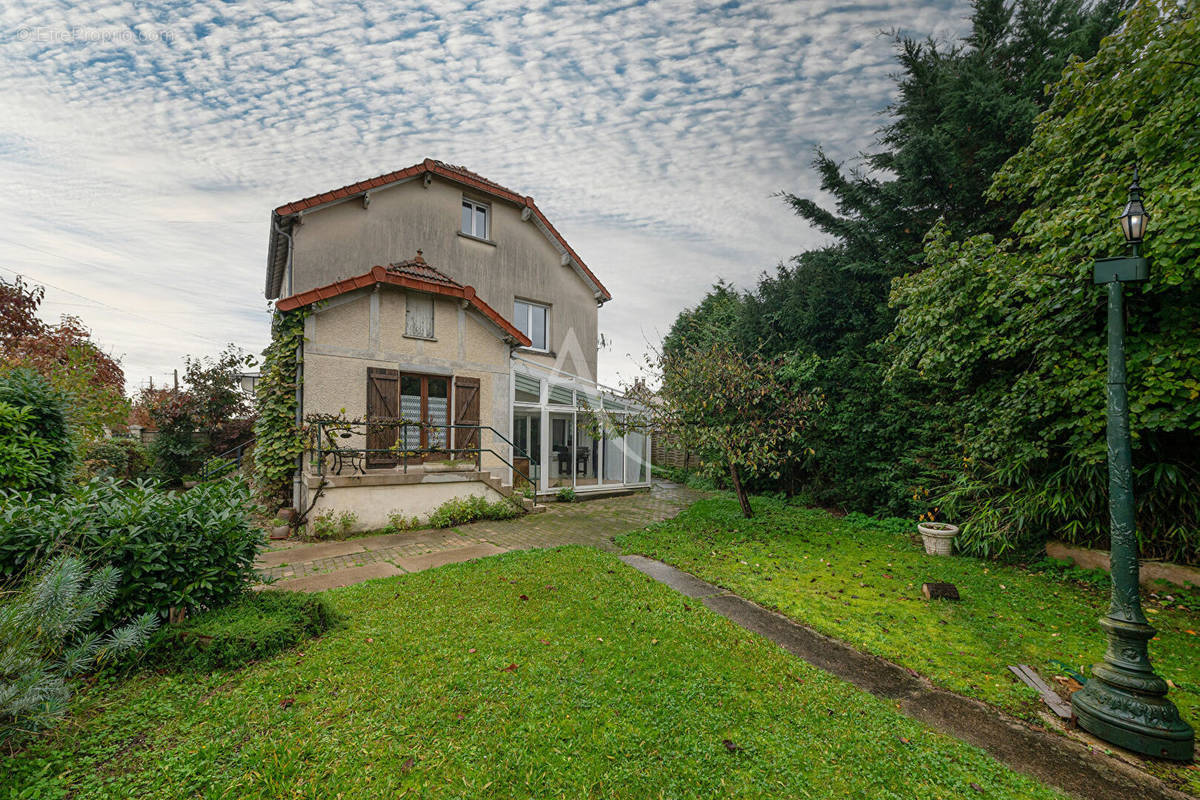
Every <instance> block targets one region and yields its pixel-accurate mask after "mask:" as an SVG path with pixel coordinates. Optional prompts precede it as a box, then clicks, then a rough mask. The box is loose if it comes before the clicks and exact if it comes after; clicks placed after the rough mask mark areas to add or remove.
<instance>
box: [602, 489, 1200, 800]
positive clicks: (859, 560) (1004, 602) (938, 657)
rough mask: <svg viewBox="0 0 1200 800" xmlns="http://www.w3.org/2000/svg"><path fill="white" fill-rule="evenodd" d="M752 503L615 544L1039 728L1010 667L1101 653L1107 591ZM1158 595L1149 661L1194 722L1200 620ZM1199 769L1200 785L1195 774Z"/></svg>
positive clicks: (715, 508) (1199, 716) (728, 502)
mask: <svg viewBox="0 0 1200 800" xmlns="http://www.w3.org/2000/svg"><path fill="white" fill-rule="evenodd" d="M753 505H754V509H755V513H756V516H755V517H754V518H753V519H751V520H746V519H743V518H742V516H741V514H740V513H739V512H738V508H737V503H736V501H735V500H733V499H732V497H731V496H730V495H723V496H720V497H714V498H710V499H706V500H702V501H700V502H698V503H696V504H694V505H693V506H692V507H691V508H689V509H688V510H686V511H685V512H683V513H682V514H680V515H679V516H678V517H676V518H675V519H673V520H668V521H666V522H663V523H659V524H657V525H654V526H651V527H650V528H648V529H646V530H643V531H636V532H633V533H629V534H627V535H625V536H622V537H618V539H617V541H618V543H619V544H620V545H621V546H622V547H623V548H624V549H625V550H626V551H628V552H634V553H642V554H645V555H648V556H652V557H654V558H658V559H661V560H663V561H666V562H669V563H671V564H674V565H676V566H678V567H680V568H682V569H685V570H687V571H689V572H692V573H694V574H696V575H698V576H700V577H702V578H704V579H705V580H707V581H710V582H712V583H716V584H719V585H721V586H724V587H726V588H728V589H730V590H732V591H734V592H736V593H738V594H741V595H742V596H744V597H747V598H750V599H752V600H754V601H756V602H758V603H760V604H761V605H764V606H767V607H770V608H774V609H777V610H779V611H780V612H782V613H784V614H786V615H787V616H789V617H792V618H793V619H796V620H799V621H801V622H804V623H806V624H808V625H811V626H812V627H813V628H815V629H817V630H819V631H821V632H823V633H826V634H828V635H831V636H834V637H836V638H838V639H841V640H843V641H846V642H849V643H851V644H853V645H855V646H856V647H858V648H860V649H862V650H866V651H869V652H872V653H875V654H877V655H880V656H883V657H884V658H887V659H890V660H891V661H894V662H896V663H898V664H901V665H903V666H906V667H909V668H911V669H914V670H916V671H917V672H920V673H922V674H923V675H926V676H928V677H929V678H930V679H932V680H933V681H934V683H936V684H939V685H941V686H943V687H945V688H947V689H950V690H952V691H955V692H959V693H961V694H964V695H969V696H972V697H977V698H980V699H982V700H985V701H987V702H989V703H992V704H994V705H997V706H999V707H1001V708H1003V709H1005V710H1007V711H1009V712H1012V713H1013V714H1015V715H1017V716H1020V717H1023V718H1025V719H1029V720H1037V712H1039V711H1041V710H1043V709H1044V706H1043V704H1042V703H1041V701H1040V700H1038V699H1037V694H1036V692H1034V691H1033V690H1032V689H1029V688H1028V687H1026V686H1025V685H1024V684H1022V683H1019V682H1017V681H1016V680H1015V679H1014V678H1013V677H1012V675H1011V674H1010V673H1009V672H1008V670H1007V669H1006V667H1007V666H1008V665H1009V664H1029V665H1031V666H1033V667H1034V668H1035V669H1037V670H1038V672H1039V673H1041V675H1042V676H1043V677H1044V678H1045V679H1046V680H1047V682H1051V681H1052V679H1053V676H1055V675H1059V674H1062V670H1061V668H1059V667H1056V666H1055V665H1054V664H1052V663H1051V659H1058V660H1060V661H1063V662H1066V663H1067V664H1070V665H1073V666H1075V667H1076V668H1077V669H1078V668H1082V667H1084V666H1085V665H1088V668H1089V669H1090V664H1092V663H1093V662H1096V661H1099V660H1100V659H1101V657H1102V656H1103V652H1104V645H1105V640H1104V637H1103V634H1102V632H1101V631H1100V628H1099V626H1098V625H1097V624H1096V621H1097V619H1098V618H1099V617H1100V615H1101V614H1102V613H1103V612H1104V611H1105V610H1106V609H1107V607H1108V593H1107V590H1102V589H1100V588H1097V587H1096V586H1093V585H1086V584H1082V583H1079V582H1074V581H1064V580H1061V579H1059V578H1057V577H1056V576H1055V575H1053V574H1042V573H1037V572H1032V571H1030V570H1026V569H1021V568H1019V567H1017V566H1005V565H1002V564H999V563H995V562H988V561H981V560H978V559H973V558H964V557H959V556H955V557H953V558H945V557H935V556H929V555H926V554H925V552H924V550H923V549H922V548H921V545H920V539H919V536H918V535H917V534H916V530H915V528H916V526H915V524H914V525H913V530H912V532H911V535H910V534H908V533H900V532H898V531H897V530H895V527H894V526H889V525H887V524H879V523H875V522H873V521H870V520H866V518H863V519H861V520H858V521H856V520H854V519H838V518H836V517H833V516H832V515H830V514H828V513H827V512H825V511H821V510H819V509H811V508H802V507H798V506H791V505H787V504H785V503H783V502H782V501H779V500H774V499H770V498H763V497H756V498H754V500H753ZM926 581H949V582H951V583H954V584H955V585H956V586H957V587H958V590H959V592H960V593H961V595H962V600H961V602H948V601H938V602H932V603H931V602H929V601H926V600H925V599H924V597H923V596H922V594H921V584H922V583H924V582H926ZM1159 594H1160V595H1161V596H1160V598H1159V600H1153V599H1149V598H1147V599H1146V611H1147V616H1148V617H1149V619H1150V621H1151V623H1152V624H1153V625H1154V626H1155V628H1157V629H1158V636H1157V637H1156V638H1155V639H1154V640H1153V641H1152V642H1151V644H1150V648H1151V657H1152V659H1153V661H1154V664H1155V668H1156V669H1157V670H1158V671H1159V673H1160V674H1161V675H1163V676H1164V677H1165V678H1168V679H1170V680H1171V682H1172V683H1173V684H1174V687H1175V688H1174V689H1173V690H1172V691H1171V695H1170V696H1171V699H1172V700H1173V701H1174V702H1175V703H1176V705H1177V706H1178V707H1179V709H1180V711H1181V713H1182V714H1183V715H1184V718H1185V719H1187V720H1189V721H1190V722H1191V723H1192V724H1193V725H1197V724H1200V635H1197V633H1200V614H1198V613H1197V612H1196V611H1195V610H1188V609H1180V608H1175V607H1173V606H1174V605H1176V604H1175V603H1171V602H1169V601H1167V600H1166V599H1165V596H1166V595H1168V594H1170V595H1172V596H1177V595H1179V594H1180V593H1178V592H1172V591H1171V590H1162V591H1160V592H1159ZM1177 599H1178V597H1177ZM1188 599H1189V601H1191V600H1195V599H1196V595H1195V594H1191V595H1188ZM1188 772H1189V773H1190V774H1189V776H1188V777H1190V779H1191V781H1192V783H1193V786H1194V787H1195V788H1200V782H1198V781H1200V779H1198V778H1197V777H1195V774H1196V773H1195V770H1188ZM1184 779H1185V780H1186V778H1184Z"/></svg>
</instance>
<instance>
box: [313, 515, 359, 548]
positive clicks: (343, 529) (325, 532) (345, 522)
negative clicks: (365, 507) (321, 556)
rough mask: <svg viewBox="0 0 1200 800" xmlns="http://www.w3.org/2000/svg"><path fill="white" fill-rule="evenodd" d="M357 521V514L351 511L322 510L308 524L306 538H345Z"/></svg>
mask: <svg viewBox="0 0 1200 800" xmlns="http://www.w3.org/2000/svg"><path fill="white" fill-rule="evenodd" d="M357 522H358V515H357V514H355V513H354V512H353V511H341V512H334V511H332V510H328V511H322V512H321V513H320V514H317V515H316V516H315V517H313V521H312V525H310V526H309V531H308V538H309V539H312V540H314V541H318V542H323V541H326V540H329V539H345V538H346V537H347V536H348V535H349V534H350V529H351V528H353V527H354V525H355V523H357Z"/></svg>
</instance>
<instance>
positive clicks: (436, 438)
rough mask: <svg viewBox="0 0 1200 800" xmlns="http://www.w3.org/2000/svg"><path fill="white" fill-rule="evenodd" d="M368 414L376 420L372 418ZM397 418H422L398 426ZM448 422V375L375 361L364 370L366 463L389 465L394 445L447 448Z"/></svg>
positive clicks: (437, 455)
mask: <svg viewBox="0 0 1200 800" xmlns="http://www.w3.org/2000/svg"><path fill="white" fill-rule="evenodd" d="M372 420H377V421H378V422H377V423H376V424H372ZM398 420H403V421H404V422H409V423H425V424H424V425H407V426H401V425H399V424H397V421H398ZM449 425H450V377H449V376H446V375H422V374H417V373H409V372H403V373H402V372H400V371H399V370H394V369H379V368H376V367H372V368H370V369H368V370H367V448H368V450H369V453H368V458H367V463H368V466H372V467H387V466H394V465H395V464H396V462H397V461H398V460H399V458H400V451H417V450H436V449H444V448H447V447H448V446H449V442H450V434H449V431H450V429H449ZM402 431H403V432H402ZM401 437H402V438H401ZM446 455H447V454H446V453H424V454H423V456H422V458H424V459H436V458H446Z"/></svg>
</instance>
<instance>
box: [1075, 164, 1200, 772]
mask: <svg viewBox="0 0 1200 800" xmlns="http://www.w3.org/2000/svg"><path fill="white" fill-rule="evenodd" d="M1149 219H1150V215H1149V214H1148V213H1147V212H1146V208H1145V206H1144V205H1143V204H1142V188H1141V186H1139V185H1138V175H1137V170H1136V169H1135V170H1134V173H1133V184H1132V185H1131V186H1130V187H1129V202H1128V203H1127V204H1126V206H1125V209H1124V211H1123V212H1122V213H1121V217H1120V221H1121V230H1122V232H1123V233H1124V234H1125V240H1126V241H1127V242H1128V243H1129V245H1130V247H1131V251H1132V253H1131V255H1130V256H1129V257H1125V258H1104V259H1100V260H1099V261H1097V262H1096V263H1095V265H1094V269H1093V280H1094V282H1095V283H1096V284H1104V285H1107V286H1108V509H1109V518H1110V521H1111V523H1110V532H1109V540H1110V545H1109V546H1110V549H1111V566H1110V570H1111V573H1112V601H1111V604H1110V606H1109V609H1108V614H1107V615H1106V616H1104V617H1101V619H1100V627H1101V628H1102V629H1103V630H1104V632H1105V633H1106V634H1107V635H1108V649H1107V650H1106V651H1105V653H1104V661H1103V662H1102V663H1100V664H1096V665H1094V666H1093V667H1092V677H1091V679H1090V680H1089V681H1088V682H1087V683H1086V684H1084V687H1083V688H1082V689H1080V690H1079V691H1077V692H1075V694H1073V695H1072V696H1071V708H1072V710H1074V712H1075V718H1076V720H1077V721H1078V723H1079V726H1080V727H1081V728H1083V729H1084V730H1086V731H1088V732H1090V733H1092V734H1095V735H1096V736H1098V737H1100V738H1101V739H1104V740H1105V741H1107V742H1112V743H1113V744H1115V745H1118V746H1120V747H1124V748H1126V749H1127V750H1133V751H1135V752H1138V753H1144V754H1146V755H1151V756H1158V757H1161V758H1168V759H1172V760H1175V761H1190V760H1191V759H1192V751H1193V741H1194V734H1193V732H1192V729H1191V727H1190V726H1189V725H1188V724H1187V723H1186V722H1184V721H1183V719H1182V718H1181V717H1180V716H1179V711H1178V709H1176V708H1175V704H1174V703H1172V702H1171V701H1170V700H1168V699H1167V696H1166V695H1167V682H1166V681H1165V680H1163V679H1162V678H1161V677H1159V676H1158V675H1156V674H1155V673H1154V669H1153V668H1152V667H1151V666H1150V654H1149V651H1148V648H1147V643H1148V642H1149V641H1150V639H1152V638H1153V637H1154V634H1155V630H1154V628H1152V627H1150V624H1149V623H1148V622H1147V621H1146V616H1145V614H1143V613H1142V603H1141V598H1140V596H1139V594H1138V541H1137V529H1136V527H1135V524H1134V506H1133V465H1132V453H1131V450H1132V446H1131V444H1130V439H1129V404H1128V402H1127V399H1126V394H1125V300H1124V296H1123V295H1122V286H1121V284H1122V283H1126V282H1132V281H1142V280H1145V279H1146V278H1148V277H1149V274H1150V272H1149V265H1148V263H1147V261H1146V259H1145V258H1142V257H1140V256H1139V255H1138V244H1140V243H1141V241H1142V239H1143V238H1144V237H1145V234H1146V225H1147V223H1148V222H1149Z"/></svg>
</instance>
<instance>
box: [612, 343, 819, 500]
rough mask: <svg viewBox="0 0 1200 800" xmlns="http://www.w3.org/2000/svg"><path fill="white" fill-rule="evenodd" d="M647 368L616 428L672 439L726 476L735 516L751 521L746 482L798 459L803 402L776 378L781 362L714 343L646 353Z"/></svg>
mask: <svg viewBox="0 0 1200 800" xmlns="http://www.w3.org/2000/svg"><path fill="white" fill-rule="evenodd" d="M647 366H648V367H649V370H650V373H651V375H650V376H649V378H648V379H642V380H639V381H635V382H634V383H633V384H632V385H630V386H628V387H627V388H626V394H627V396H628V397H629V398H630V399H631V400H633V401H634V402H635V403H636V404H638V405H640V406H641V407H642V408H643V411H642V412H641V413H639V414H631V415H630V416H629V417H628V418H627V421H626V422H625V423H624V426H625V427H635V426H636V427H643V428H649V429H650V430H652V431H653V432H654V433H655V434H656V435H659V436H666V437H669V438H672V439H674V440H675V441H677V442H678V443H679V444H681V445H683V446H685V447H687V448H689V449H691V450H694V451H696V452H697V453H698V454H699V455H700V459H701V463H702V464H704V465H706V466H712V467H714V468H716V469H719V470H720V471H722V472H725V473H727V474H728V475H729V480H730V483H731V484H732V485H733V490H734V492H735V493H736V494H737V498H738V503H739V504H740V505H741V508H742V514H743V515H745V516H746V517H747V518H749V517H752V516H753V515H754V512H753V510H752V509H751V508H750V499H749V497H748V493H747V489H746V481H747V480H749V479H753V478H755V477H758V476H761V475H768V476H770V477H773V478H778V477H779V473H780V469H781V467H782V466H783V465H784V464H785V463H787V462H788V461H790V460H792V459H796V458H800V456H801V454H802V453H803V452H804V449H805V448H804V445H803V441H802V434H803V430H804V427H805V425H806V424H807V419H808V413H809V410H810V408H811V403H810V400H809V398H808V397H806V396H803V395H798V394H796V393H795V391H794V390H792V389H791V388H790V387H789V386H788V385H787V383H786V382H785V381H784V380H783V378H782V377H781V371H782V367H783V365H782V364H781V363H778V362H777V361H775V360H771V359H766V358H763V357H762V355H761V354H759V353H757V352H751V353H739V352H738V351H736V350H734V349H733V348H732V347H730V346H729V345H727V344H724V343H721V342H709V343H707V344H704V345H692V344H688V343H682V345H681V346H678V347H674V348H671V349H670V350H669V351H666V352H662V353H655V354H652V355H651V356H649V357H648V360H647ZM652 384H657V385H658V386H659V388H658V390H657V391H653V390H651V389H650V385H652Z"/></svg>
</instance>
